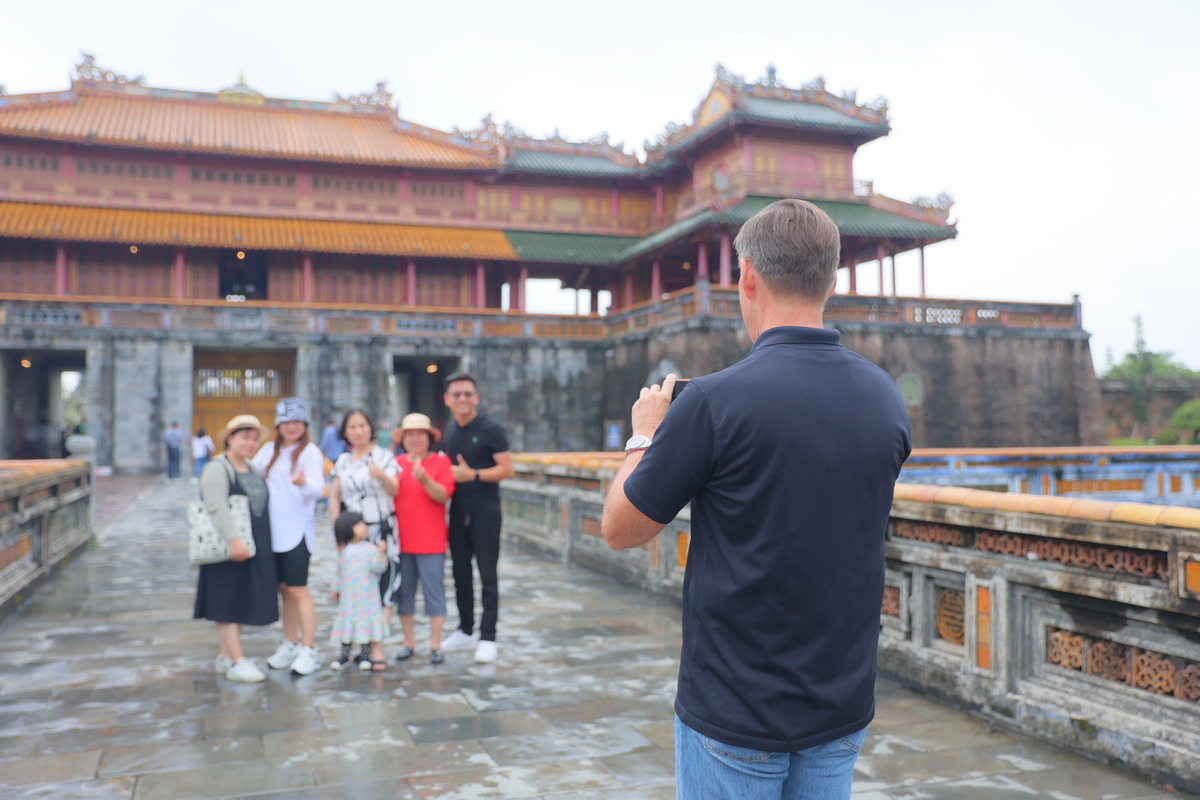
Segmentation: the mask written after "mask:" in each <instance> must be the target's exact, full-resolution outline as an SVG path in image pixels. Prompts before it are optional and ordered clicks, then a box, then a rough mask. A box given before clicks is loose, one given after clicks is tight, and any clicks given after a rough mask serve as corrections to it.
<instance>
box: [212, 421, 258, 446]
mask: <svg viewBox="0 0 1200 800" xmlns="http://www.w3.org/2000/svg"><path fill="white" fill-rule="evenodd" d="M245 428H254V429H255V430H257V431H258V435H259V437H260V438H262V439H266V438H267V437H268V436H270V435H271V432H270V431H269V430H267V427H266V426H265V425H263V424H262V423H261V422H259V420H258V417H256V416H254V415H253V414H238V415H237V416H236V417H234V418H233V419H231V420H229V422H226V423H225V427H224V428H221V430H220V432H219V433H218V434H217V437H216V440H217V441H218V442H220V444H221V447H224V446H225V439H227V438H228V437H229V434H231V433H235V432H237V431H240V430H243V429H245Z"/></svg>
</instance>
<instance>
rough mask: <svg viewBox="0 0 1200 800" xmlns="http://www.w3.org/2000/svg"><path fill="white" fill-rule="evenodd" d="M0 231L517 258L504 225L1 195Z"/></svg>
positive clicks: (82, 238)
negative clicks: (241, 213)
mask: <svg viewBox="0 0 1200 800" xmlns="http://www.w3.org/2000/svg"><path fill="white" fill-rule="evenodd" d="M0 236H11V237H14V238H24V239H49V240H52V241H68V242H115V243H120V244H131V245H132V244H137V245H170V246H177V247H222V248H230V249H247V250H290V251H302V252H314V253H360V254H365V255H383V256H427V257H428V256H432V257H441V258H487V259H500V260H505V261H516V260H518V256H517V253H516V251H514V250H513V248H512V245H510V244H509V242H508V239H506V238H505V236H504V234H503V233H502V232H500V231H491V230H474V229H463V228H436V227H424V226H417V225H384V224H377V223H370V222H335V221H329V220H305V219H295V218H292V219H277V218H270V217H236V216H225V215H220V214H192V213H187V212H180V211H139V210H133V209H115V208H89V207H86V206H64V205H43V204H39V203H7V202H0Z"/></svg>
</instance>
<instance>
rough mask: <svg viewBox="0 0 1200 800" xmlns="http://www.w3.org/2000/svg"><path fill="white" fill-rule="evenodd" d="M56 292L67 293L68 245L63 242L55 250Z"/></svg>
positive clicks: (59, 293) (58, 293)
mask: <svg viewBox="0 0 1200 800" xmlns="http://www.w3.org/2000/svg"><path fill="white" fill-rule="evenodd" d="M54 293H55V294H56V295H59V296H62V295H65V294H66V293H67V246H66V245H65V244H61V243H60V244H59V245H58V247H56V248H55V250H54Z"/></svg>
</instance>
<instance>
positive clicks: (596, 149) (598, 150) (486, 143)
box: [453, 114, 639, 168]
mask: <svg viewBox="0 0 1200 800" xmlns="http://www.w3.org/2000/svg"><path fill="white" fill-rule="evenodd" d="M453 135H454V136H458V137H460V138H462V139H464V140H466V141H467V142H470V143H471V144H474V145H478V146H481V147H488V148H491V149H492V150H493V151H495V152H497V153H498V154H499V156H500V158H501V160H503V161H508V160H509V158H510V156H512V155H513V154H514V152H515V151H537V152H541V153H562V154H571V155H579V156H592V157H598V158H604V159H607V160H609V161H611V162H613V163H615V164H619V165H621V166H622V167H630V168H632V167H637V166H638V165H639V162H638V159H637V156H635V155H632V154H630V153H626V152H625V143H624V142H619V143H617V144H615V145H614V144H612V142H610V141H609V135H608V134H607V133H601V134H599V135H597V136H593V137H592V138H590V139H585V140H583V141H582V142H573V141H570V140H569V139H567V138H566V137H565V136H563V135H562V132H561V131H559V129H558V128H555V129H554V133H552V134H550V135H549V136H547V137H545V138H538V137H536V136H532V135H530V134H529V133H527V132H526V131H523V130H521V129H520V128H518V127H516V126H515V125H513V124H512V123H511V122H508V121H505V123H504V124H503V125H498V124H496V121H495V119H494V118H493V117H492V115H491V114H488V115H487V116H485V117H484V118H483V120H482V121H481V122H480V124H479V127H477V128H472V129H471V130H467V131H464V130H461V129H459V128H455V129H454V130H453Z"/></svg>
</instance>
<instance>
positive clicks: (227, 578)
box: [193, 414, 279, 683]
mask: <svg viewBox="0 0 1200 800" xmlns="http://www.w3.org/2000/svg"><path fill="white" fill-rule="evenodd" d="M264 433H266V428H264V427H263V425H262V423H261V422H259V421H258V417H255V416H253V415H251V414H239V415H238V416H236V417H234V418H233V419H231V420H230V421H229V422H228V423H227V424H226V425H225V427H224V429H222V430H221V432H220V433H218V434H217V441H219V442H221V444H222V446H223V447H224V452H223V453H221V455H219V456H218V457H216V458H214V459H213V460H212V461H210V462H209V463H208V466H206V467H205V468H204V472H202V473H201V474H200V499H201V500H203V501H204V507H205V508H206V509H207V510H208V513H209V514H211V515H212V518H213V525H214V526H216V529H217V530H218V531H220V533H221V535H222V536H224V537H225V539H226V541H228V542H229V552H230V560H229V561H222V562H220V563H218V564H203V565H201V567H200V573H199V576H198V577H197V579H196V605H195V610H194V611H193V616H194V617H195V618H196V619H207V620H211V621H213V622H215V623H217V638H218V639H219V640H220V642H221V649H220V653H219V655H218V656H217V661H216V668H217V672H218V673H220V674H223V675H224V676H225V677H226V678H228V679H229V680H231V681H240V682H242V683H258V682H259V681H263V680H266V677H267V676H266V675H265V674H264V673H263V671H262V670H260V669H259V668H258V666H257V665H256V664H255V663H254V662H253V661H251V660H250V659H248V658H246V657H245V654H244V653H243V652H242V626H244V625H270V624H272V623H274V622H275V621H276V620H278V619H279V604H278V601H277V600H276V595H275V593H276V591H277V590H276V587H275V584H276V578H275V559H274V558H272V557H271V518H270V515H269V512H268V510H267V483H266V481H264V480H263V478H262V476H261V475H259V474H258V471H257V470H255V469H254V466H253V465H252V464H251V463H250V458H251V457H252V456H253V455H254V453H255V451H256V450H258V443H259V442H260V441H261V440H262V436H263V434H264ZM235 494H241V495H245V496H246V498H247V499H248V500H249V503H250V528H251V530H252V531H253V534H254V546H255V549H256V551H257V552H256V553H255V555H254V556H253V557H250V553H249V551H247V549H246V545H245V544H244V543H243V542H242V540H241V539H239V538H238V535H237V529H236V528H235V526H234V521H233V514H232V512H230V510H229V496H230V495H235Z"/></svg>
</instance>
